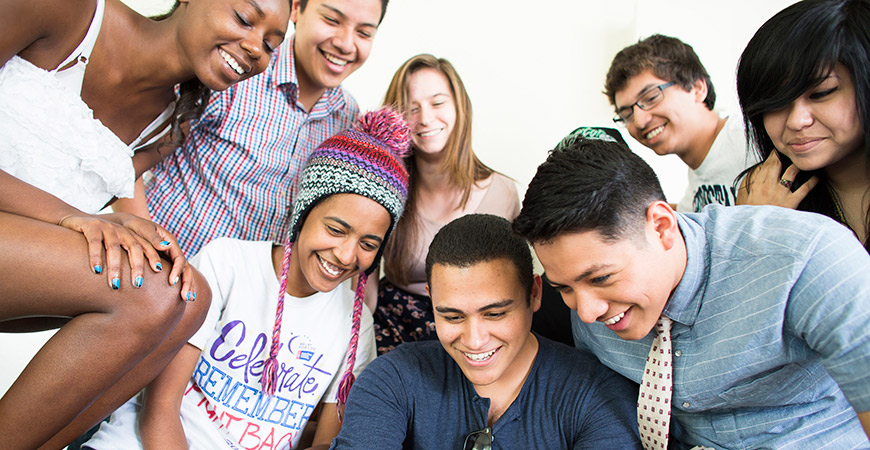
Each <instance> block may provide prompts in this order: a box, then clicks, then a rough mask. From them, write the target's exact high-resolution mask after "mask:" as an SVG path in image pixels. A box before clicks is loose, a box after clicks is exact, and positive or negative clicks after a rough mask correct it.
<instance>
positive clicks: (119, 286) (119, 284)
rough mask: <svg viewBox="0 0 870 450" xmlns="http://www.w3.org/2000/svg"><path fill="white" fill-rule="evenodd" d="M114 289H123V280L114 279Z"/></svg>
mask: <svg viewBox="0 0 870 450" xmlns="http://www.w3.org/2000/svg"><path fill="white" fill-rule="evenodd" d="M112 289H114V290H116V291H117V290H118V289H121V280H119V279H117V278H112Z"/></svg>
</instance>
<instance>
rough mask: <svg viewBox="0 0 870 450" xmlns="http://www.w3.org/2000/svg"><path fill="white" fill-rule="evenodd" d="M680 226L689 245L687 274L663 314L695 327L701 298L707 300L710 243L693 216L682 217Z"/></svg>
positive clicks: (687, 246)
mask: <svg viewBox="0 0 870 450" xmlns="http://www.w3.org/2000/svg"><path fill="white" fill-rule="evenodd" d="M677 223H678V224H679V226H680V233H681V234H682V235H683V241H684V242H685V244H686V271H685V272H684V273H683V278H682V279H680V283H679V284H678V285H677V288H676V289H674V293H673V294H672V295H671V298H670V299H669V300H668V303H667V304H666V305H665V309H664V311H663V312H662V314H664V315H665V316H668V317H670V318H671V319H673V320H674V321H675V322H679V323H681V324H683V325H686V326H691V325H693V324H694V323H695V319H697V317H698V310H700V309H701V298H702V297H703V296H704V290H705V287H706V280H707V276H708V273H709V267H710V262H709V255H708V252H707V239H706V234H705V232H704V228H703V227H702V226H701V225H700V224H699V223H697V222H695V221H693V220H691V216H686V215H683V214H679V213H678V214H677Z"/></svg>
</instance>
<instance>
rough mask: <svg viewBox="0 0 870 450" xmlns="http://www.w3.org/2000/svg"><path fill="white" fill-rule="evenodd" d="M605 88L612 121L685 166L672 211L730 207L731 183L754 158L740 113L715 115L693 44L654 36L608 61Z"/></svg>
mask: <svg viewBox="0 0 870 450" xmlns="http://www.w3.org/2000/svg"><path fill="white" fill-rule="evenodd" d="M604 89H605V95H607V98H608V99H609V100H610V103H611V104H612V105H613V106H614V108H615V109H616V115H615V116H614V117H613V121H614V122H617V123H619V124H622V125H624V126H625V127H626V128H627V129H628V133H629V134H631V136H632V137H633V138H635V139H636V140H637V141H638V142H640V143H641V144H643V145H645V146H647V147H649V148H650V149H652V151H654V152H655V153H656V154H658V155H669V154H673V155H677V156H679V157H680V159H681V160H683V162H684V163H686V165H687V166H689V184H688V188H687V189H686V194H685V195H684V196H683V199H682V200H680V202H679V203H678V204H677V205H676V209H677V211H680V212H700V211H701V210H702V209H703V208H704V207H705V206H707V205H708V204H710V203H718V204H721V205H725V206H732V205H735V204H736V199H737V187H736V184H735V182H734V180H735V179H736V178H737V177H738V176H739V175H740V173H741V172H743V170H744V169H746V168H748V167H750V166H752V165H754V164H755V162H756V161H757V160H758V159H757V156H755V155H754V154H750V152H747V148H746V138H745V137H744V134H743V120H742V119H741V117H740V115H739V114H730V115H729V116H728V117H720V116H719V114H718V113H717V112H716V111H714V110H713V106H714V104H715V102H716V91H715V90H714V89H713V83H712V82H711V81H710V76H709V75H708V74H707V70H706V69H705V68H704V66H703V65H702V64H701V61H700V60H699V59H698V55H696V54H695V51H694V50H693V49H692V47H691V46H689V45H687V44H685V43H683V42H682V41H680V40H679V39H676V38H672V37H668V36H662V35H660V34H655V35H652V36H650V37H648V38H646V39H643V40H641V41H639V42H638V43H637V44H634V45H630V46H628V47H626V48H624V49H622V50H621V51H620V52H619V53H617V54H616V56H615V57H614V58H613V62H612V63H611V64H610V69H609V70H608V71H607V77H606V80H605V84H604Z"/></svg>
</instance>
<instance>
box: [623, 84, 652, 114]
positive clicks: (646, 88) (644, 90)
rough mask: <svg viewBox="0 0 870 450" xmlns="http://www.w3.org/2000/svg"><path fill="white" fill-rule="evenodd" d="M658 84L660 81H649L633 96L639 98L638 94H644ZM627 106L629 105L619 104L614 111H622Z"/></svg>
mask: <svg viewBox="0 0 870 450" xmlns="http://www.w3.org/2000/svg"><path fill="white" fill-rule="evenodd" d="M659 84H661V83H658V84H657V83H655V82H653V83H649V84H647V85H646V86H644V87H643V89H641V90H640V92H638V93H637V95H635V96H634V97H635V98H637V99H638V100H640V96H642V95H643V94H646V93H647V92H649V91H650V89H653V88H655V87H656V86H658V85H659ZM634 103H637V100H635V101H634ZM634 103H632V106H633V105H634ZM628 107H629V105H623V106H620V107H619V108H617V110H616V112H619V111H624V110H626V109H628Z"/></svg>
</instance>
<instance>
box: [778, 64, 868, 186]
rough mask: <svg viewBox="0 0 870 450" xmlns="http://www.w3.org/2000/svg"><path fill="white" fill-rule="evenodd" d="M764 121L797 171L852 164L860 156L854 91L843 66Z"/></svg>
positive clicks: (859, 131)
mask: <svg viewBox="0 0 870 450" xmlns="http://www.w3.org/2000/svg"><path fill="white" fill-rule="evenodd" d="M763 120H764V129H765V130H766V131H767V135H768V136H770V140H771V141H772V142H773V145H774V146H775V147H776V148H777V149H778V150H779V151H781V152H782V153H783V154H785V155H786V156H788V157H789V159H791V160H792V162H793V163H794V164H795V166H797V167H798V168H799V169H800V170H804V171H806V170H816V169H821V168H825V167H830V166H836V165H837V163H839V162H841V161H843V162H845V163H850V164H851V162H850V158H848V157H849V156H855V155H858V156H861V152H862V144H863V143H864V135H863V131H862V130H861V120H860V117H859V115H858V107H857V105H856V103H855V87H854V85H853V84H852V76H851V75H850V74H849V71H848V70H847V69H846V67H845V66H843V65H842V64H837V65H836V66H834V70H832V71H831V73H830V74H828V76H827V78H825V79H824V80H823V81H822V82H821V83H820V84H819V85H818V86H816V87H814V88H812V89H810V90H808V91H807V92H805V93H804V94H803V95H801V96H800V97H798V98H797V99H796V100H794V101H793V102H791V103H790V104H788V105H786V106H785V107H784V108H781V109H778V110H775V111H770V112H767V113H765V114H764V116H763Z"/></svg>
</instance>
